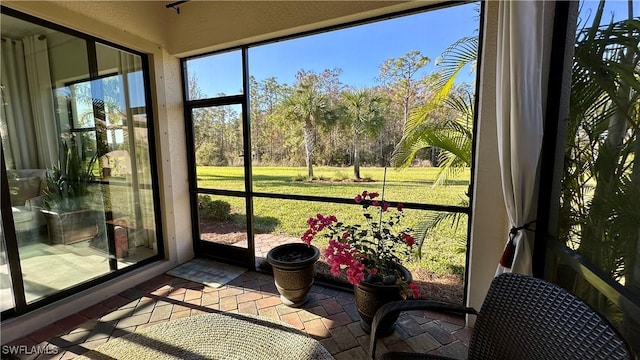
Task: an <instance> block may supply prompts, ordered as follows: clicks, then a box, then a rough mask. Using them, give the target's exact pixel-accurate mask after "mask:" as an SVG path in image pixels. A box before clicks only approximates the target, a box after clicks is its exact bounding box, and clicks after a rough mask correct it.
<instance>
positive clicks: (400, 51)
mask: <svg viewBox="0 0 640 360" xmlns="http://www.w3.org/2000/svg"><path fill="white" fill-rule="evenodd" d="M597 5H598V1H594V0H587V1H584V2H583V15H582V16H581V17H582V18H584V17H585V16H586V15H585V14H591V15H590V16H591V17H592V16H593V15H592V14H593V9H595V8H596V7H597ZM626 9H627V1H625V0H609V1H607V3H606V8H605V19H606V20H607V21H608V20H609V19H610V17H611V14H612V13H615V18H616V19H620V18H621V17H625V16H626ZM639 12H640V1H637V0H636V1H634V14H635V15H636V16H638V13H639ZM478 13H479V4H477V3H475V4H465V5H460V6H454V7H449V8H445V9H440V10H434V11H429V12H423V13H419V14H414V15H410V16H405V17H401V18H396V19H390V20H384V21H379V22H375V23H371V24H367V25H362V26H357V27H351V28H346V29H341V30H338V31H332V32H326V33H321V34H316V35H311V36H305V37H302V38H297V39H292V40H286V41H281V42H277V43H270V44H266V45H262V46H257V47H251V48H250V49H249V72H250V74H251V75H253V76H254V77H255V78H256V79H257V80H258V81H260V80H263V79H265V78H268V77H271V76H273V77H276V78H277V80H278V82H279V83H287V84H289V85H291V84H293V83H294V81H295V74H296V72H297V71H298V70H300V69H304V70H314V71H316V72H321V71H322V70H324V69H332V68H335V67H338V68H341V69H342V70H343V72H342V75H341V80H342V82H343V83H344V84H346V85H351V86H355V87H365V86H372V85H375V84H376V82H375V78H376V76H378V74H379V72H378V67H379V66H380V64H382V63H383V62H384V61H385V60H386V59H389V58H398V57H401V56H403V55H404V54H406V53H407V52H409V51H411V50H419V51H421V52H422V54H423V55H426V56H428V57H429V58H431V62H430V63H429V64H428V65H427V66H426V67H425V68H424V69H423V72H422V73H423V74H429V73H431V72H433V71H434V70H435V66H434V63H435V60H436V58H437V57H438V56H439V55H440V54H441V53H442V51H443V50H445V49H446V48H447V47H448V46H449V45H451V44H452V43H454V42H455V41H457V40H458V39H460V38H462V37H465V36H477V35H478V26H479V15H478ZM188 72H189V75H190V76H191V75H192V74H196V75H197V78H198V85H199V86H200V88H201V90H202V91H203V92H204V93H205V94H206V95H210V96H211V95H216V94H218V93H221V92H224V93H225V94H227V95H230V94H238V93H239V91H240V89H241V87H242V70H241V55H240V51H233V52H229V53H224V54H219V55H216V56H209V57H205V58H200V59H194V60H191V61H189V64H188ZM474 77H475V73H472V72H471V71H470V70H469V69H466V70H465V71H463V72H462V73H461V74H460V75H459V81H464V82H467V83H471V82H472V81H473V78H474Z"/></svg>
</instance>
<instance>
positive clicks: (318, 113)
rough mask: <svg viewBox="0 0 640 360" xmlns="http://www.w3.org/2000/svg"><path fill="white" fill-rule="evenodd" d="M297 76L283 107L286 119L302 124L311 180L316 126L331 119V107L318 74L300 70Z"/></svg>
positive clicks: (310, 178) (306, 159)
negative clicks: (291, 91)
mask: <svg viewBox="0 0 640 360" xmlns="http://www.w3.org/2000/svg"><path fill="white" fill-rule="evenodd" d="M297 78H298V80H297V81H296V84H295V85H294V90H293V93H292V94H291V95H290V96H289V97H288V98H286V99H285V100H284V102H283V109H284V113H285V118H286V119H287V120H289V121H295V122H302V124H303V133H304V149H305V155H306V156H305V162H306V165H307V172H308V177H309V180H312V179H313V152H314V147H315V133H316V128H317V126H318V125H320V123H321V122H324V121H329V120H332V119H333V117H334V116H333V109H332V104H331V101H330V99H329V96H328V95H327V94H326V93H325V92H324V91H323V89H322V87H321V79H320V77H319V76H318V75H316V74H315V73H313V72H304V71H300V72H298V74H297Z"/></svg>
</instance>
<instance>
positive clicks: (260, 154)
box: [249, 76, 290, 165]
mask: <svg viewBox="0 0 640 360" xmlns="http://www.w3.org/2000/svg"><path fill="white" fill-rule="evenodd" d="M249 83H250V85H249V89H250V98H251V101H250V102H249V103H250V104H251V134H252V136H251V138H252V141H251V146H252V148H253V151H252V152H253V156H254V159H255V162H254V164H256V165H260V164H263V163H264V162H274V161H280V160H281V159H280V157H282V156H281V154H279V152H280V151H281V149H283V146H282V145H283V144H282V141H283V139H284V134H283V133H281V131H280V124H278V121H277V119H275V118H274V114H275V111H276V109H277V107H278V105H279V104H280V103H281V102H282V101H283V99H285V98H286V97H287V96H288V94H289V93H290V88H289V87H288V86H287V85H286V84H280V83H278V81H277V79H276V78H275V77H269V78H266V79H264V80H262V81H260V82H258V81H256V79H255V78H254V77H253V76H251V77H250V78H249Z"/></svg>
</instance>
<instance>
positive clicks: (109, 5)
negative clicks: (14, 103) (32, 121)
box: [3, 0, 435, 56]
mask: <svg viewBox="0 0 640 360" xmlns="http://www.w3.org/2000/svg"><path fill="white" fill-rule="evenodd" d="M433 2H435V1H197V0H196V1H190V2H188V3H185V4H182V5H180V6H179V7H180V13H179V14H178V13H177V12H176V11H175V10H174V9H167V8H166V6H165V5H166V4H168V3H170V1H101V0H88V1H65V0H55V1H24V2H23V1H10V0H9V1H3V5H7V6H9V7H14V8H16V9H17V10H21V11H26V12H28V13H30V14H33V15H35V16H40V17H43V18H45V19H47V20H50V21H54V22H56V23H59V24H61V25H65V26H70V27H72V28H76V29H77V30H80V31H84V32H88V33H90V34H92V35H96V36H98V37H103V36H105V35H104V29H111V31H109V32H108V35H109V36H107V39H109V40H112V41H114V40H115V39H117V38H119V36H118V33H126V34H129V35H133V36H136V37H138V38H142V39H145V40H147V41H151V42H152V43H155V44H159V45H161V46H162V47H164V48H166V49H167V50H168V52H169V53H170V54H173V55H176V56H185V55H191V54H197V53H203V52H206V51H211V50H218V49H223V48H228V47H232V46H237V45H242V44H247V43H251V42H256V41H260V40H267V39H270V38H274V37H278V36H284V35H291V34H295V33H299V32H301V31H306V30H313V29H318V28H322V27H326V26H330V25H337V24H341V23H345V22H349V21H354V20H360V19H365V18H369V17H373V16H377V15H384V14H389V13H392V12H396V11H401V10H406V9H411V8H416V7H421V6H425V5H428V4H430V3H433ZM70 13H76V14H77V15H80V17H81V18H82V19H83V21H82V24H80V25H79V23H78V22H77V21H76V20H74V19H77V18H78V17H77V16H70Z"/></svg>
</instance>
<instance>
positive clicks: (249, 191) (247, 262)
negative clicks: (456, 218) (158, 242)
mask: <svg viewBox="0 0 640 360" xmlns="http://www.w3.org/2000/svg"><path fill="white" fill-rule="evenodd" d="M470 3H477V4H479V5H480V14H479V21H478V39H479V41H478V55H477V65H476V67H477V68H478V69H480V68H481V59H482V50H483V34H484V14H485V9H486V4H485V1H482V0H466V1H448V2H446V3H439V4H430V5H426V6H421V7H418V8H415V9H409V10H403V11H398V12H393V13H389V14H384V15H379V16H374V17H370V18H367V19H362V20H357V21H351V22H346V23H343V24H338V25H333V26H327V27H323V28H320V29H315V30H309V31H303V32H300V33H296V34H292V35H286V36H281V37H275V38H271V39H266V40H262V41H257V42H252V43H247V44H244V45H240V46H234V47H230V48H225V49H221V50H216V51H211V52H207V53H203V54H197V55H192V56H188V57H184V58H181V59H180V66H181V69H182V90H183V92H182V93H183V98H182V100H183V104H184V119H185V133H186V146H187V166H188V167H189V169H188V173H189V193H190V200H191V214H192V215H191V216H192V236H193V246H194V252H195V254H196V256H204V257H207V258H212V259H216V260H219V261H222V262H228V263H233V264H237V265H241V266H245V267H247V268H249V269H250V270H256V267H255V236H254V235H255V231H254V228H253V217H254V214H253V199H254V198H260V199H283V200H302V201H314V202H322V203H332V204H347V205H353V206H358V204H354V202H353V199H346V198H337V197H328V196H310V195H309V196H307V195H291V194H281V193H264V192H254V191H253V187H252V184H253V180H252V168H253V165H252V157H251V156H245V157H244V172H245V190H244V191H234V190H222V189H204V188H199V187H198V186H197V176H196V161H195V149H194V144H193V119H192V115H191V114H192V110H193V109H197V108H201V107H210V106H221V105H235V104H240V105H242V123H243V144H244V145H243V150H244V153H245V154H251V127H250V126H251V119H250V116H251V115H250V111H249V108H250V107H249V97H250V91H249V65H248V51H249V49H250V48H253V47H257V46H261V45H267V44H272V43H276V42H281V41H286V40H292V39H297V38H302V37H306V36H310V35H317V34H321V33H325V32H330V31H335V30H341V29H346V28H350V27H355V26H360V25H366V24H369V23H374V22H379V21H383V20H388V19H394V18H400V17H403V16H408V15H414V14H418V13H424V12H428V11H437V10H441V9H444V8H448V7H454V6H458V5H464V4H470ZM238 50H239V51H241V52H242V63H243V64H242V74H243V91H242V94H239V95H231V96H222V97H212V98H205V99H195V100H189V98H188V93H189V90H188V86H189V84H188V80H189V79H188V73H187V62H188V61H189V60H191V59H196V58H201V57H206V56H210V55H218V54H223V53H226V52H231V51H238ZM478 79H479V74H478V73H477V72H476V82H475V89H474V91H475V93H474V99H473V101H474V108H475V109H476V110H475V112H474V117H473V130H472V131H473V136H472V154H471V156H472V157H471V158H472V164H471V168H470V172H471V178H470V182H469V188H468V191H467V194H468V196H469V206H468V207H463V206H456V205H438V204H423V203H414V202H403V207H404V208H405V209H416V210H428V211H439V212H453V213H463V214H466V215H467V238H466V249H467V250H466V258H465V270H464V275H463V276H464V278H463V286H464V289H463V304H464V303H466V302H467V295H468V294H467V293H468V287H469V283H468V279H469V264H470V253H469V249H470V248H471V247H470V244H471V224H472V209H473V206H474V196H473V194H474V189H475V186H474V183H475V181H474V179H475V178H474V174H475V166H476V162H475V158H476V141H477V133H478V108H479V91H480V81H478ZM200 194H205V195H222V196H234V197H243V198H244V199H245V203H246V211H247V215H246V217H247V240H248V241H247V242H248V248H247V249H242V248H233V247H231V246H226V245H221V244H215V243H207V244H203V242H202V241H201V240H200V229H199V216H198V205H197V204H198V202H197V197H198V195H200ZM249 214H251V216H249ZM203 246H204V247H206V248H203ZM257 270H258V271H263V269H257ZM322 283H325V284H327V285H329V286H336V287H340V288H343V289H346V290H350V291H351V290H352V288H351V287H348V286H345V285H344V284H342V283H338V282H337V281H336V282H332V281H329V282H328V283H327V281H326V280H323V281H322Z"/></svg>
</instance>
